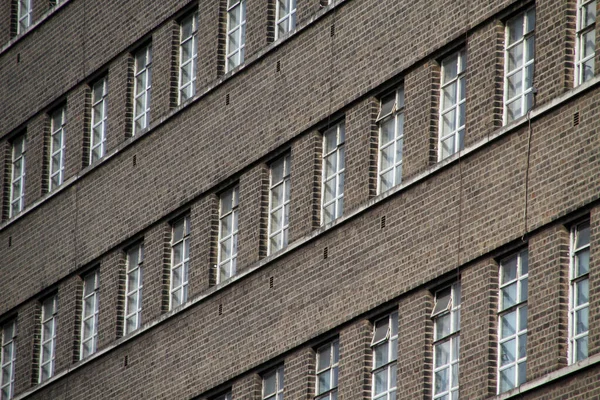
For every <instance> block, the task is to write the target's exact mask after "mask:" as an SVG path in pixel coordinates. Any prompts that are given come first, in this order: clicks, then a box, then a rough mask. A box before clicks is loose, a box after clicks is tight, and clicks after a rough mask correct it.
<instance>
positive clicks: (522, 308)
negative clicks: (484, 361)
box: [497, 249, 529, 394]
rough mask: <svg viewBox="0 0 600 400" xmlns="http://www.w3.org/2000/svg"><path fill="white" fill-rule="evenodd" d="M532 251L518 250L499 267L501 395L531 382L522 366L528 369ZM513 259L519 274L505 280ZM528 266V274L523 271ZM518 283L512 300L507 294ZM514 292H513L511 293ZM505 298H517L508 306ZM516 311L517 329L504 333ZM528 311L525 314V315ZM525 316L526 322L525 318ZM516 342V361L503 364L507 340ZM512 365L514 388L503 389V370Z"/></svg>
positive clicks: (498, 368) (499, 380)
mask: <svg viewBox="0 0 600 400" xmlns="http://www.w3.org/2000/svg"><path fill="white" fill-rule="evenodd" d="M528 257H529V256H528V251H527V249H525V250H522V251H520V252H518V253H515V254H513V255H511V256H509V257H506V258H505V259H504V260H502V261H501V262H500V269H499V272H500V273H499V293H500V295H499V303H498V360H497V362H498V363H497V375H498V376H497V387H498V394H500V393H503V392H505V391H508V390H511V389H514V388H516V387H519V386H520V385H522V384H523V383H525V382H527V376H526V375H525V376H524V377H523V380H522V381H519V368H520V367H521V366H523V368H525V374H526V368H527V346H526V345H527V314H528V309H527V299H528V293H527V292H528V277H529V260H528ZM513 260H516V275H515V277H514V279H509V280H507V281H504V280H503V279H504V269H505V267H506V266H507V265H509V264H510V263H511V262H512V261H513ZM524 269H526V272H525V273H524V272H523V270H524ZM513 285H515V286H514V287H515V293H516V294H515V296H516V298H515V299H512V298H511V297H510V296H507V294H509V293H510V289H511V287H513ZM511 295H512V294H511ZM505 299H508V300H507V301H509V300H511V301H513V303H512V304H510V303H509V304H507V305H506V306H504V301H505ZM512 313H514V314H515V317H514V321H515V322H514V332H513V333H511V334H508V335H506V336H505V335H504V334H503V330H504V324H503V322H502V321H503V318H504V317H506V316H509V315H510V314H512ZM522 314H524V315H522ZM523 318H525V321H523ZM513 340H514V341H515V343H514V360H509V361H508V362H507V363H506V364H505V365H502V355H503V345H505V343H510V342H511V341H513ZM523 341H524V342H525V346H524V347H525V349H524V353H525V355H524V356H522V357H521V356H520V355H519V350H520V345H522V344H523ZM510 368H514V371H513V376H512V379H513V381H514V383H515V385H514V386H512V387H507V388H506V389H505V390H502V387H501V383H502V379H501V376H502V373H503V372H504V371H508V370H510Z"/></svg>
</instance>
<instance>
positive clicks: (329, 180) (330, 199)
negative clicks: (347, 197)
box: [321, 122, 346, 225]
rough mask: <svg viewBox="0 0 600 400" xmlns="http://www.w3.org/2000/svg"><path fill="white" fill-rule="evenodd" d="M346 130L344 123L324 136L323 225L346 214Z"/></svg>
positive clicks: (329, 130)
mask: <svg viewBox="0 0 600 400" xmlns="http://www.w3.org/2000/svg"><path fill="white" fill-rule="evenodd" d="M345 141H346V130H345V126H344V122H340V123H338V124H337V125H335V126H334V127H332V128H329V129H328V130H327V131H325V133H324V134H323V178H322V179H323V185H322V193H323V194H322V196H321V198H322V200H321V223H322V224H323V225H324V224H327V223H329V222H331V221H333V220H335V219H337V218H339V217H341V216H342V213H343V212H344V173H345V171H346V148H345Z"/></svg>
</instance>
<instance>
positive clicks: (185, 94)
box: [178, 11, 198, 104]
mask: <svg viewBox="0 0 600 400" xmlns="http://www.w3.org/2000/svg"><path fill="white" fill-rule="evenodd" d="M187 24H191V28H190V34H189V35H188V36H186V37H184V36H183V34H184V30H185V29H184V28H185V27H186V25H187ZM188 44H189V46H190V47H191V53H189V57H188V58H187V59H185V60H184V59H183V49H184V46H187V45H188ZM197 62H198V11H195V12H194V13H193V14H190V15H188V16H187V17H185V18H184V19H182V20H181V24H180V25H179V90H178V104H182V103H183V102H185V101H187V100H189V99H191V98H192V97H194V95H195V94H196V66H197ZM188 66H189V69H190V70H191V71H190V72H189V80H188V81H187V82H184V80H183V79H184V71H185V70H186V68H188Z"/></svg>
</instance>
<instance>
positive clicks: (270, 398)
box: [261, 365, 284, 400]
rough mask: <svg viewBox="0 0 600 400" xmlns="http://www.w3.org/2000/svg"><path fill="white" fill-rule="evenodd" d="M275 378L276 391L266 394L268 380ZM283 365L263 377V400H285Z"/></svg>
mask: <svg viewBox="0 0 600 400" xmlns="http://www.w3.org/2000/svg"><path fill="white" fill-rule="evenodd" d="M272 376H275V391H274V392H272V393H266V389H267V385H266V382H267V379H269V378H270V377H272ZM283 378H284V375H283V365H280V366H279V367H277V368H276V369H273V370H271V371H269V372H267V373H266V374H264V375H263V379H262V383H263V385H262V396H261V399H262V400H283V385H284V379H283Z"/></svg>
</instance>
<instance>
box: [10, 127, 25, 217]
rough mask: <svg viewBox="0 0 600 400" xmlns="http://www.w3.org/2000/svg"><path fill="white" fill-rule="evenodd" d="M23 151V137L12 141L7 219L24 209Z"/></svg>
mask: <svg viewBox="0 0 600 400" xmlns="http://www.w3.org/2000/svg"><path fill="white" fill-rule="evenodd" d="M25 150H26V140H25V135H21V136H19V137H18V138H16V139H15V140H13V142H12V176H11V183H10V209H9V210H10V211H9V218H10V217H14V216H15V215H17V214H18V213H20V212H21V211H23V208H24V207H25Z"/></svg>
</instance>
